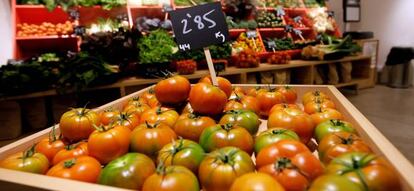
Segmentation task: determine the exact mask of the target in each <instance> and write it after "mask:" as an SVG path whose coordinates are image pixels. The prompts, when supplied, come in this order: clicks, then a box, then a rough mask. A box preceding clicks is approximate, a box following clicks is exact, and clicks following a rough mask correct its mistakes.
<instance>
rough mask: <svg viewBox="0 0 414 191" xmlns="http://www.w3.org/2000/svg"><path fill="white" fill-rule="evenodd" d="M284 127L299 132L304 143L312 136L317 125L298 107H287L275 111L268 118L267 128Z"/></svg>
mask: <svg viewBox="0 0 414 191" xmlns="http://www.w3.org/2000/svg"><path fill="white" fill-rule="evenodd" d="M274 127H282V128H286V129H290V130H292V131H294V132H295V133H297V134H298V135H299V137H300V140H301V141H302V142H303V143H308V142H309V140H310V139H311V138H312V135H313V130H314V128H315V125H314V124H313V121H312V118H311V117H310V116H309V115H308V114H306V113H305V112H303V111H302V110H298V109H291V108H285V109H280V110H276V111H274V112H273V113H272V114H270V116H269V118H268V120H267V128H269V129H271V128H274Z"/></svg>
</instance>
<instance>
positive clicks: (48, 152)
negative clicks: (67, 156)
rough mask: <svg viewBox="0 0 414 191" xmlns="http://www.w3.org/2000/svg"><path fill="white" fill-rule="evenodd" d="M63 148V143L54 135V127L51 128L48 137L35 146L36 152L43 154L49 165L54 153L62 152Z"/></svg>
mask: <svg viewBox="0 0 414 191" xmlns="http://www.w3.org/2000/svg"><path fill="white" fill-rule="evenodd" d="M64 147H65V143H64V142H63V141H62V140H61V139H60V137H57V136H56V134H55V126H53V127H52V130H51V131H50V132H49V137H48V138H44V139H42V140H40V141H39V143H37V144H36V146H35V150H36V152H39V153H42V154H44V155H45V156H46V157H47V159H48V160H49V164H50V165H51V164H52V161H53V157H55V155H56V153H58V152H59V151H60V150H62V149H63V148H64Z"/></svg>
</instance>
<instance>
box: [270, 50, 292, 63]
mask: <svg viewBox="0 0 414 191" xmlns="http://www.w3.org/2000/svg"><path fill="white" fill-rule="evenodd" d="M290 60H291V57H290V55H289V54H288V53H286V52H277V53H272V54H270V56H269V57H267V59H266V63H268V64H288V63H289V61H290Z"/></svg>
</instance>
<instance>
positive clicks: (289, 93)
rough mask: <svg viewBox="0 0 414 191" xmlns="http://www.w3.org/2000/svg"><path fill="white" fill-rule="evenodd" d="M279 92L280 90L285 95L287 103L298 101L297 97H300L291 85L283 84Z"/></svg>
mask: <svg viewBox="0 0 414 191" xmlns="http://www.w3.org/2000/svg"><path fill="white" fill-rule="evenodd" d="M277 91H278V92H280V93H281V94H282V95H283V96H284V97H285V101H286V103H290V104H294V103H296V99H297V98H298V95H297V93H296V91H295V89H293V88H292V87H290V86H283V87H280V88H278V89H277Z"/></svg>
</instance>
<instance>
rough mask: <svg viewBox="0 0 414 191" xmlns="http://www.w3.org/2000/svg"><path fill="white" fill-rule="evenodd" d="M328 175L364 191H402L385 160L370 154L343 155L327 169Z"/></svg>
mask: <svg viewBox="0 0 414 191" xmlns="http://www.w3.org/2000/svg"><path fill="white" fill-rule="evenodd" d="M326 169H327V172H326V173H327V174H337V175H341V176H344V177H346V178H347V179H348V180H350V181H352V182H354V183H356V184H358V185H359V186H360V187H361V188H362V189H364V190H376V191H386V190H387V191H388V190H395V191H397V190H401V185H400V182H399V178H398V175H397V174H396V172H395V171H394V170H393V169H392V167H391V166H390V165H389V164H388V162H386V161H385V159H384V158H382V157H379V156H376V155H374V154H369V153H361V152H352V153H346V154H343V155H341V156H339V157H337V158H335V159H333V160H332V161H331V163H329V165H328V166H327V167H326Z"/></svg>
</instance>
